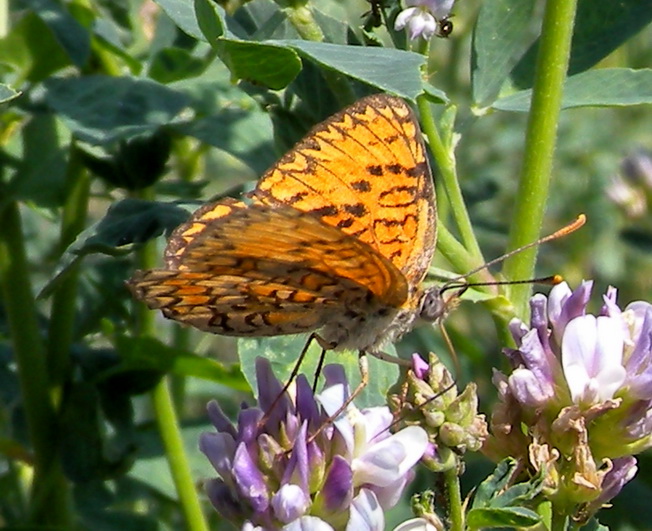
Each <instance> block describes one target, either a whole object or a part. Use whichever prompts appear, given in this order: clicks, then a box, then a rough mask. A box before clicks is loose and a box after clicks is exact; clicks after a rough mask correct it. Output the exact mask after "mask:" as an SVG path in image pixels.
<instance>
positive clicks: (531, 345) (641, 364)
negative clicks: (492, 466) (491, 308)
mask: <svg viewBox="0 0 652 531" xmlns="http://www.w3.org/2000/svg"><path fill="white" fill-rule="evenodd" d="M591 288H592V283H591V282H582V284H581V285H580V287H579V288H577V289H576V290H575V291H571V290H570V288H569V287H568V285H567V284H566V283H565V282H564V283H561V284H559V285H558V286H555V287H554V288H553V289H552V290H551V292H550V296H549V297H548V298H546V297H545V296H543V295H540V294H539V295H535V296H534V297H532V300H531V302H530V307H531V320H530V326H527V325H526V324H525V323H523V322H521V321H517V320H515V321H513V322H512V323H510V330H511V332H512V335H513V337H514V340H515V342H516V344H517V348H516V349H506V350H505V353H506V355H507V356H508V358H509V360H510V362H511V364H512V367H513V370H512V372H511V374H509V375H505V374H502V373H500V372H497V371H496V372H495V373H494V383H495V384H496V386H497V387H498V389H499V396H500V400H501V402H500V404H499V405H498V406H497V407H496V408H495V409H494V413H493V415H492V419H491V428H492V438H491V439H490V441H489V442H488V444H487V445H486V447H485V450H486V452H487V453H488V454H489V455H492V457H495V458H500V457H504V456H506V455H512V456H513V457H516V458H517V459H519V460H520V461H521V463H522V466H523V468H527V467H531V468H533V469H534V470H539V469H540V468H541V466H542V465H545V466H546V467H547V469H548V470H549V474H548V477H549V478H556V479H555V480H554V481H552V482H551V484H550V485H549V487H548V490H549V492H553V493H554V491H555V489H559V491H560V492H562V493H563V496H564V497H565V498H566V499H567V500H568V502H569V503H570V502H574V503H576V508H577V512H576V518H577V519H578V521H580V520H584V519H585V518H588V517H590V516H591V515H592V514H593V513H594V512H595V511H597V510H598V509H599V508H600V506H601V505H602V504H604V503H606V502H607V501H608V500H610V499H611V498H612V497H613V496H615V495H616V494H617V493H618V492H619V491H620V489H621V488H622V486H623V485H624V484H625V483H626V482H627V481H629V480H630V479H631V478H632V477H633V476H634V474H635V472H636V467H635V463H636V461H635V460H634V458H633V457H631V456H632V455H633V454H635V453H638V452H641V451H642V450H644V449H646V448H648V447H650V446H652V408H651V406H652V305H650V304H649V303H647V302H642V301H638V302H634V303H631V304H630V305H628V306H627V307H626V308H625V309H624V310H621V309H620V307H619V306H618V304H617V301H616V296H617V291H616V290H615V289H614V288H609V289H608V290H607V293H606V294H605V295H604V296H603V305H602V308H601V309H600V312H599V314H598V315H592V314H589V313H587V305H588V303H589V299H590V296H591ZM525 428H526V429H525ZM542 456H543V457H542ZM546 456H548V457H546ZM550 456H553V457H550ZM554 456H556V457H554Z"/></svg>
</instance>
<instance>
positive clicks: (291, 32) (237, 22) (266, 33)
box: [226, 0, 299, 41]
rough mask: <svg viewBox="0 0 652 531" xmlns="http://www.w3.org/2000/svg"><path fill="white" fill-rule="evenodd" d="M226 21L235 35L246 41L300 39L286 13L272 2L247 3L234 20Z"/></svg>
mask: <svg viewBox="0 0 652 531" xmlns="http://www.w3.org/2000/svg"><path fill="white" fill-rule="evenodd" d="M226 21H227V25H228V27H229V30H230V31H232V32H233V34H234V35H237V36H238V37H240V38H242V39H246V40H252V41H264V40H268V39H298V38H299V34H298V32H297V30H296V29H295V28H294V26H292V24H290V21H289V20H288V18H287V15H286V13H285V11H283V10H282V9H280V8H279V6H278V5H277V4H276V3H274V2H273V1H272V0H252V1H251V2H247V3H246V4H245V5H244V6H242V8H241V9H238V10H237V11H236V12H235V13H234V14H233V17H232V18H231V17H226Z"/></svg>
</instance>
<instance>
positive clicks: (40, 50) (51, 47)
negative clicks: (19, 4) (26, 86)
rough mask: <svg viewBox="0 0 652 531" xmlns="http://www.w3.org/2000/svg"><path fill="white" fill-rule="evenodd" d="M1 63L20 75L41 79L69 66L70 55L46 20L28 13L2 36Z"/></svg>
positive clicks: (15, 75)
mask: <svg viewBox="0 0 652 531" xmlns="http://www.w3.org/2000/svg"><path fill="white" fill-rule="evenodd" d="M0 63H2V64H3V68H6V69H8V70H13V71H14V73H13V75H14V77H16V78H18V79H21V80H23V79H27V80H28V81H32V82H39V81H42V80H43V79H45V78H46V77H48V76H49V75H51V74H52V73H53V72H56V71H57V70H59V69H61V68H63V67H65V66H68V65H69V64H70V58H69V57H68V55H67V54H66V52H65V51H64V49H63V48H62V47H61V44H60V43H59V41H57V40H56V39H55V37H54V34H53V33H52V30H51V29H50V28H49V27H48V26H47V25H46V24H45V22H43V21H42V20H41V19H40V18H39V17H38V16H36V14H34V13H28V14H27V15H25V16H24V17H22V18H21V19H20V20H19V21H18V22H16V24H15V25H14V26H12V28H11V31H10V33H9V35H7V36H6V37H5V38H4V39H0ZM6 79H11V78H9V77H7V78H6Z"/></svg>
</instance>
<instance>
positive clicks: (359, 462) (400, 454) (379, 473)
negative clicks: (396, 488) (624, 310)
mask: <svg viewBox="0 0 652 531" xmlns="http://www.w3.org/2000/svg"><path fill="white" fill-rule="evenodd" d="M427 447H428V434H427V433H426V432H425V430H424V429H423V428H420V427H419V426H408V427H407V428H404V429H402V430H401V431H399V432H398V433H395V434H394V435H392V436H391V437H388V438H387V439H384V440H383V441H381V442H379V443H378V444H374V445H373V446H371V448H368V449H367V451H366V452H365V453H364V454H363V455H361V456H360V458H358V459H354V460H353V463H352V468H353V483H354V485H362V484H365V483H369V484H372V485H378V486H381V487H384V486H387V485H389V484H391V483H394V482H395V481H398V480H399V479H400V478H401V477H402V476H403V475H405V474H407V473H408V471H409V470H410V469H411V468H412V467H413V466H414V465H415V464H416V463H417V462H418V461H419V459H421V457H422V456H423V454H424V452H425V451H426V448H427Z"/></svg>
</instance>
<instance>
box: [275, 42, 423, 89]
mask: <svg viewBox="0 0 652 531" xmlns="http://www.w3.org/2000/svg"><path fill="white" fill-rule="evenodd" d="M280 42H282V43H283V44H284V45H286V46H289V47H292V48H293V49H295V50H296V51H297V52H299V53H300V54H301V56H302V57H304V58H306V59H309V60H311V61H314V62H315V63H317V64H318V65H320V66H322V67H324V68H328V69H330V70H333V71H336V72H338V73H341V74H345V75H347V76H349V77H351V78H353V79H357V80H358V81H362V82H363V83H366V84H368V85H371V86H373V87H376V88H378V89H381V90H383V91H386V92H390V93H392V94H395V95H397V96H401V97H402V98H405V99H407V100H410V101H414V99H415V98H416V97H417V96H418V95H419V94H421V93H422V92H423V82H422V79H421V68H422V67H423V66H424V65H425V61H426V58H425V57H424V56H423V55H421V54H417V53H413V52H404V51H402V50H394V49H389V48H378V47H363V46H342V45H339V44H329V43H323V42H311V41H300V40H288V41H280Z"/></svg>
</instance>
